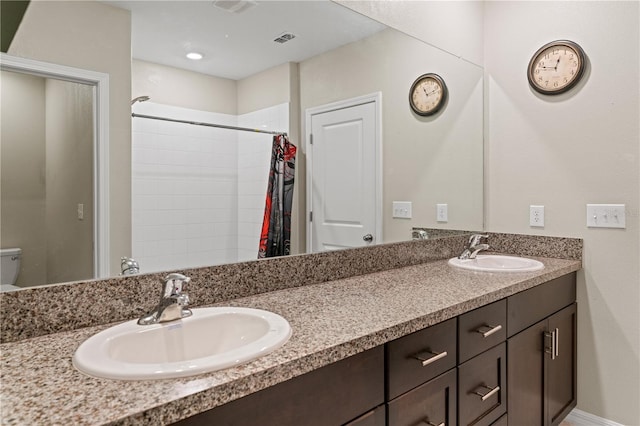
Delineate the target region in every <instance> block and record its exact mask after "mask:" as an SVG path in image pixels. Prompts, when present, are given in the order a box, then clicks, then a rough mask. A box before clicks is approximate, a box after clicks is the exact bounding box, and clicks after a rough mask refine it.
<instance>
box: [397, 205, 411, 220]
mask: <svg viewBox="0 0 640 426" xmlns="http://www.w3.org/2000/svg"><path fill="white" fill-rule="evenodd" d="M393 217H398V218H402V219H411V201H394V202H393Z"/></svg>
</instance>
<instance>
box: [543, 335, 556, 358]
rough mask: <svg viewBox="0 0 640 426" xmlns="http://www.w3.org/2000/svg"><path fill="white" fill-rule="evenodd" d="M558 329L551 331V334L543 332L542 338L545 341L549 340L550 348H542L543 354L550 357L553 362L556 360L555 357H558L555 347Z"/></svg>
mask: <svg viewBox="0 0 640 426" xmlns="http://www.w3.org/2000/svg"><path fill="white" fill-rule="evenodd" d="M557 332H558V329H557V328H556V329H555V330H553V331H552V332H551V333H549V332H548V331H545V332H544V337H545V339H550V340H551V347H549V346H546V345H545V347H544V352H545V353H547V354H549V355H551V360H552V361H553V360H554V359H556V357H557V356H558V347H557V342H558V340H557V336H558V334H557Z"/></svg>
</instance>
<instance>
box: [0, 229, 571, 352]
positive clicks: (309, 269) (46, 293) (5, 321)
mask: <svg viewBox="0 0 640 426" xmlns="http://www.w3.org/2000/svg"><path fill="white" fill-rule="evenodd" d="M467 240H468V234H467V235H465V234H461V235H454V236H450V237H447V238H438V239H432V240H420V241H408V242H400V243H392V244H381V245H375V246H369V247H364V248H358V249H347V250H340V251H331V252H324V253H317V254H308V255H298V256H289V257H279V258H271V259H264V260H260V261H250V262H243V263H235V264H228V265H219V266H214V267H207V268H197V269H185V270H180V272H182V273H184V274H186V275H188V276H190V277H191V278H192V281H191V283H190V284H189V287H188V290H187V291H188V293H189V296H190V299H191V301H192V306H203V305H210V304H213V303H218V302H222V301H226V300H231V299H236V298H240V297H246V296H250V295H254V294H260V293H265V292H270V291H276V290H282V289H286V288H293V287H299V286H303V285H309V284H317V283H321V282H326V281H333V280H338V279H341V278H347V277H351V276H356V275H362V274H367V273H373V272H379V271H385V270H388V269H395V268H400V267H404V266H410V265H416V264H420V263H425V262H430V261H434V260H440V259H446V258H449V257H452V256H454V255H456V254H458V253H459V252H461V251H462V249H463V248H464V246H465V244H466V242H467ZM490 244H491V246H492V249H493V250H494V251H498V252H509V253H513V254H519V255H530V256H543V257H556V258H563V259H577V260H579V259H581V254H582V240H579V239H572V238H556V237H539V236H526V235H512V234H491V236H490ZM165 274H166V273H155V274H141V275H136V276H131V277H116V278H110V279H105V280H93V281H86V282H77V283H68V284H56V285H50V286H44V287H37V288H30V289H25V290H21V291H16V292H9V293H0V317H1V318H2V321H0V343H6V342H15V341H19V340H22V339H27V338H32V337H37V336H43V335H47V334H51V333H58V332H61V331H70V330H75V329H78V328H83V327H89V326H94V325H100V324H108V323H113V322H117V321H123V320H128V319H133V318H136V317H139V316H141V315H142V314H144V313H146V312H147V311H149V310H150V309H151V308H152V307H153V306H155V304H156V303H157V299H158V291H159V290H158V287H159V284H158V280H159V279H161V278H162V277H163V276H164V275H165Z"/></svg>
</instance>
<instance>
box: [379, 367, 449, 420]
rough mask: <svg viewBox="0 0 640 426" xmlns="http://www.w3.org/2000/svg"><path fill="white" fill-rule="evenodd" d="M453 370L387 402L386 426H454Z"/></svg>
mask: <svg viewBox="0 0 640 426" xmlns="http://www.w3.org/2000/svg"><path fill="white" fill-rule="evenodd" d="M456 393H457V392H456V369H455V368H454V369H452V370H450V371H448V372H447V373H444V374H442V375H440V376H438V377H436V378H435V379H433V380H430V381H428V382H427V383H425V384H423V385H421V386H418V387H417V388H415V389H414V390H412V391H410V392H407V393H405V394H404V395H401V396H399V397H398V398H396V399H394V400H393V401H391V402H390V403H389V407H388V409H387V411H388V414H389V423H388V425H389V426H415V425H424V426H426V425H435V426H455V425H456V424H457V421H456Z"/></svg>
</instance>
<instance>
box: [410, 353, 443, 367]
mask: <svg viewBox="0 0 640 426" xmlns="http://www.w3.org/2000/svg"><path fill="white" fill-rule="evenodd" d="M429 355H431V356H429ZM445 356H447V351H444V352H440V353H437V352H431V351H424V352H420V353H417V354H415V355H414V356H413V357H414V358H415V359H417V360H418V361H421V362H422V366H423V367H426V366H427V365H429V364H431V363H432V362H436V361H437V360H439V359H442V358H444V357H445Z"/></svg>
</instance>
